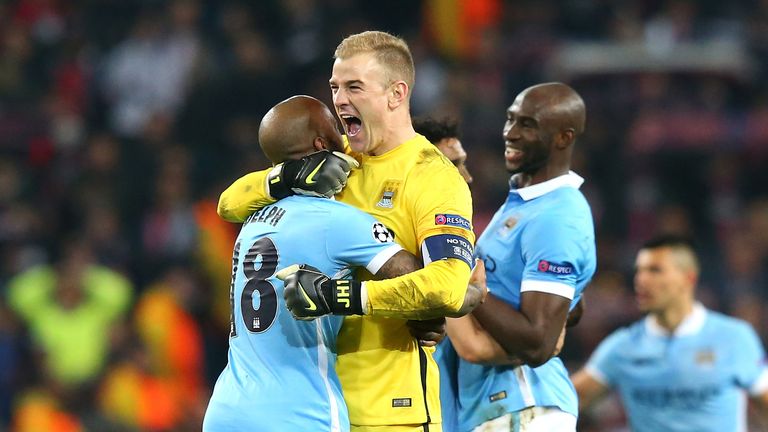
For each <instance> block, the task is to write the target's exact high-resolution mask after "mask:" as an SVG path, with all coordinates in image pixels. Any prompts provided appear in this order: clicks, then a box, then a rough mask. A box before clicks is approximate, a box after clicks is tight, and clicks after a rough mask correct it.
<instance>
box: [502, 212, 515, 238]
mask: <svg viewBox="0 0 768 432" xmlns="http://www.w3.org/2000/svg"><path fill="white" fill-rule="evenodd" d="M517 220H518V219H517V217H516V216H510V217H508V218H507V220H505V221H504V224H503V225H502V226H501V227H500V228H499V230H498V233H499V235H500V236H501V237H507V236H509V234H510V233H511V232H512V228H514V227H515V225H517Z"/></svg>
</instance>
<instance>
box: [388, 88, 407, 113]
mask: <svg viewBox="0 0 768 432" xmlns="http://www.w3.org/2000/svg"><path fill="white" fill-rule="evenodd" d="M409 91H410V89H409V88H408V84H406V83H405V81H395V82H394V83H392V85H391V86H390V87H389V91H388V95H387V103H388V105H389V108H390V109H395V108H397V107H398V106H400V105H402V104H403V103H404V102H405V101H406V100H408V92H409Z"/></svg>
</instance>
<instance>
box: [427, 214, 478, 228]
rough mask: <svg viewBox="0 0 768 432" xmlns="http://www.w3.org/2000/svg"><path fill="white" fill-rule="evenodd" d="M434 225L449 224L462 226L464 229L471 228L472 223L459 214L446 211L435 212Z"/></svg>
mask: <svg viewBox="0 0 768 432" xmlns="http://www.w3.org/2000/svg"><path fill="white" fill-rule="evenodd" d="M435 225H449V226H455V227H459V228H464V229H465V230H471V229H472V224H471V223H470V222H469V221H468V220H467V219H466V218H463V217H461V216H459V215H455V214H447V213H440V214H436V215H435Z"/></svg>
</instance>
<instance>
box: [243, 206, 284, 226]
mask: <svg viewBox="0 0 768 432" xmlns="http://www.w3.org/2000/svg"><path fill="white" fill-rule="evenodd" d="M284 214H285V210H284V209H282V208H280V207H278V206H276V205H271V206H267V207H264V208H263V209H261V210H258V211H256V212H255V213H253V214H252V215H250V216H248V219H246V220H245V224H246V225H248V224H249V223H251V222H261V223H265V224H269V225H272V226H276V225H277V223H278V222H280V219H281V218H282V217H283V215H284Z"/></svg>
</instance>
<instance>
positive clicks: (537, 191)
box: [512, 171, 584, 201]
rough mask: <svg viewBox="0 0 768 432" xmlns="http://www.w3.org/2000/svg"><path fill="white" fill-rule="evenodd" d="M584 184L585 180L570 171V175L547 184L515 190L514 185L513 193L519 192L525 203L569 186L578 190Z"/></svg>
mask: <svg viewBox="0 0 768 432" xmlns="http://www.w3.org/2000/svg"><path fill="white" fill-rule="evenodd" d="M582 183H584V179H583V178H582V177H581V176H580V175H578V174H576V173H575V172H573V171H568V174H563V175H561V176H558V177H555V178H553V179H550V180H547V181H545V182H541V183H537V184H535V185H532V186H528V187H524V188H519V189H514V185H513V189H512V192H517V193H518V194H519V195H520V198H522V199H523V200H525V201H530V200H532V199H534V198H538V197H540V196H542V195H546V194H548V193H550V192H552V191H553V190H555V189H559V188H561V187H565V186H567V187H572V188H574V189H578V188H579V187H581V184H582Z"/></svg>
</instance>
